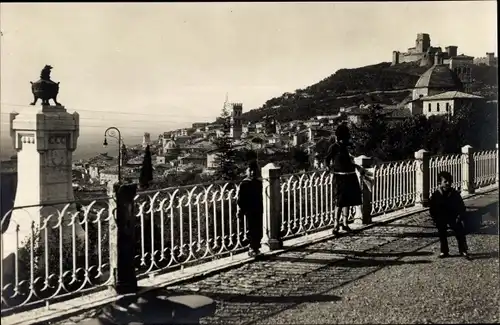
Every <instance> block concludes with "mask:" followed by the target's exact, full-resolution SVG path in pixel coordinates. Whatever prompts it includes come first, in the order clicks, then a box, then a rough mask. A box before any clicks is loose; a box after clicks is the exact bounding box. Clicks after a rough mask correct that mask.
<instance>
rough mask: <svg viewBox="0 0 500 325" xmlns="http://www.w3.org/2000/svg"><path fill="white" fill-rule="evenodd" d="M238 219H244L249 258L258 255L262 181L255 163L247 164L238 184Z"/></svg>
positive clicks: (261, 211)
mask: <svg viewBox="0 0 500 325" xmlns="http://www.w3.org/2000/svg"><path fill="white" fill-rule="evenodd" d="M238 207H239V208H240V209H239V217H240V218H243V216H245V217H246V225H247V230H248V237H249V240H250V251H249V255H250V256H256V255H258V254H260V247H261V244H260V242H261V240H262V236H263V232H262V227H263V222H262V218H263V205H262V181H261V180H260V179H259V167H258V165H257V162H256V161H252V162H250V163H249V165H248V167H247V170H246V177H245V179H243V181H242V182H241V184H240V190H239V194H238Z"/></svg>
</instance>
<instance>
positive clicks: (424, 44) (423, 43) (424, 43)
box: [415, 33, 431, 53]
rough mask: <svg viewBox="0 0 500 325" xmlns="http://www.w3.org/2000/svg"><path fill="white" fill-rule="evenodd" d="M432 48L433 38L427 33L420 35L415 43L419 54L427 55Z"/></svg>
mask: <svg viewBox="0 0 500 325" xmlns="http://www.w3.org/2000/svg"><path fill="white" fill-rule="evenodd" d="M430 47H431V37H430V36H429V34H426V33H418V34H417V40H416V41H415V50H416V52H417V53H425V52H427V50H428V49H429V48H430Z"/></svg>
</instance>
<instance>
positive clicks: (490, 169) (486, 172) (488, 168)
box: [473, 150, 498, 189]
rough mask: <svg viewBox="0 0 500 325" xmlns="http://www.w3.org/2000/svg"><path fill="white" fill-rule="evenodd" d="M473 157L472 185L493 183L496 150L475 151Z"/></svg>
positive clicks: (496, 162)
mask: <svg viewBox="0 0 500 325" xmlns="http://www.w3.org/2000/svg"><path fill="white" fill-rule="evenodd" d="M473 159H474V186H475V188H476V189H477V188H480V187H484V186H488V185H493V184H495V183H496V182H497V172H498V160H497V151H496V150H488V151H480V152H475V153H474V154H473Z"/></svg>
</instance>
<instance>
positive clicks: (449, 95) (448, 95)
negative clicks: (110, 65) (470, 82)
mask: <svg viewBox="0 0 500 325" xmlns="http://www.w3.org/2000/svg"><path fill="white" fill-rule="evenodd" d="M459 98H468V99H483V98H484V97H481V96H476V95H472V94H468V93H464V92H461V91H446V92H444V93H440V94H436V95H432V96H427V97H423V98H422V100H423V101H426V100H445V99H459Z"/></svg>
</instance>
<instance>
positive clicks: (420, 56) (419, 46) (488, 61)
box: [392, 33, 497, 69]
mask: <svg viewBox="0 0 500 325" xmlns="http://www.w3.org/2000/svg"><path fill="white" fill-rule="evenodd" d="M457 50H458V46H456V45H449V46H447V47H445V51H443V50H442V49H441V47H434V46H431V38H430V36H429V34H425V33H419V34H417V39H416V41H415V47H411V48H409V49H408V51H407V52H404V53H402V52H399V51H393V52H392V65H396V64H399V63H404V62H419V63H420V66H432V65H433V64H436V62H439V64H446V65H449V67H450V69H454V68H455V67H457V66H464V65H470V64H485V65H489V66H496V65H497V58H496V57H495V56H494V53H486V57H484V58H477V59H474V57H472V56H468V55H465V54H460V55H458V52H457Z"/></svg>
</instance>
